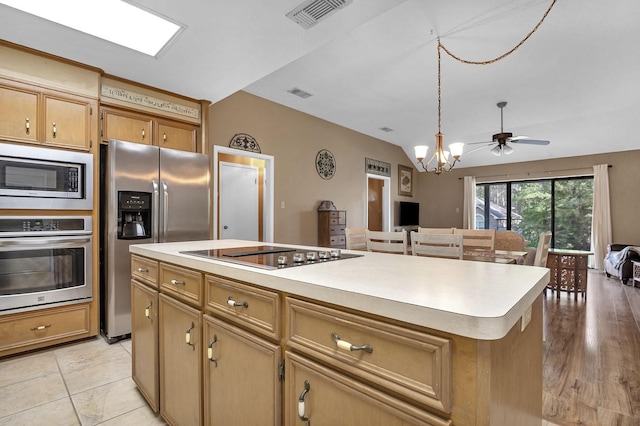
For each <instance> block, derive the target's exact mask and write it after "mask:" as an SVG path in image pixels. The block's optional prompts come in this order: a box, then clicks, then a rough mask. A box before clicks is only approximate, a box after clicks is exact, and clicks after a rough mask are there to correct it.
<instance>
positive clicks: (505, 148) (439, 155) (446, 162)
mask: <svg viewBox="0 0 640 426" xmlns="http://www.w3.org/2000/svg"><path fill="white" fill-rule="evenodd" d="M556 1H557V0H553V1H552V2H551V5H550V6H549V8H548V9H547V11H546V12H545V13H544V15H543V16H542V18H541V19H540V21H538V23H537V24H536V26H535V27H533V29H532V30H531V31H529V33H528V34H527V35H526V36H525V37H524V38H523V39H522V40H520V42H519V43H518V44H517V45H516V46H515V47H513V48H512V49H511V50H509V51H508V52H506V53H504V54H502V55H500V56H498V57H497V58H494V59H490V60H488V61H469V60H466V59H462V58H460V57H458V56H456V55H454V54H453V53H451V51H450V50H449V49H447V48H446V47H445V46H444V45H443V44H442V42H441V41H440V37H438V38H437V40H438V46H437V53H438V133H436V146H435V151H434V153H433V155H432V156H431V158H430V159H429V161H427V162H425V161H424V159H425V158H426V157H427V152H428V150H429V148H428V147H427V146H426V145H418V146H414V151H415V156H416V159H417V160H418V163H417V164H419V165H420V166H421V167H422V170H424V171H425V172H429V173H434V174H436V175H440V174H442V172H448V171H450V170H451V169H453V167H454V166H455V164H456V163H457V162H458V161H459V160H460V157H461V156H462V152H463V149H464V144H463V143H460V142H458V143H453V144H450V145H449V150H450V151H445V150H444V148H443V143H442V140H443V136H444V135H443V134H442V131H441V126H440V123H441V103H442V98H441V75H442V74H441V67H440V62H441V53H440V51H441V50H444V51H445V53H446V54H448V55H449V56H451V57H452V58H453V59H455V60H457V61H459V62H462V63H464V64H472V65H489V64H492V63H494V62H498V61H499V60H501V59H504V58H505V57H507V56H509V55H510V54H512V53H513V52H515V51H516V50H517V49H518V48H519V47H520V46H522V45H523V44H524V42H525V41H527V40H528V39H529V37H531V35H532V34H533V33H534V32H536V30H537V29H538V28H539V27H540V25H541V24H542V22H543V21H544V20H545V18H546V17H547V15H548V14H549V12H551V9H552V8H553V6H554V5H555V3H556ZM506 105H507V103H506V102H504V101H502V102H498V107H499V108H500V133H496V134H495V135H493V141H492V142H489V144H493V143H496V142H497V143H498V144H497V145H496V146H495V147H494V148H492V149H491V153H492V154H494V155H496V156H500V155H502V154H503V153H504V155H509V154H511V153H513V148H512V147H510V146H509V145H507V144H506V143H507V141H510V142H514V143H516V142H520V143H531V144H533V145H548V144H549V141H534V140H528V141H525V140H523V139H527V138H526V137H522V136H516V137H513V134H512V133H505V132H504V131H503V130H502V109H503V108H504V107H505V106H506ZM450 153H451V157H453V161H450V157H449V154H450ZM434 160H435V165H434V166H433V167H432V168H429V164H431V163H432V162H433V161H434Z"/></svg>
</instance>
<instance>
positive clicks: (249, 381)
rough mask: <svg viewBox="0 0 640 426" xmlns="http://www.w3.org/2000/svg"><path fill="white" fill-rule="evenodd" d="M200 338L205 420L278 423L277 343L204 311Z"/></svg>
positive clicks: (259, 425) (210, 422) (271, 425)
mask: <svg viewBox="0 0 640 426" xmlns="http://www.w3.org/2000/svg"><path fill="white" fill-rule="evenodd" d="M203 341H204V343H205V344H204V345H203V346H204V353H205V360H204V396H205V424H207V425H215V424H220V425H253V426H262V425H264V426H279V425H280V424H281V423H280V417H281V413H280V394H281V385H280V380H279V378H278V366H279V364H280V360H281V355H280V347H279V346H277V345H274V344H272V343H269V342H267V341H266V340H263V339H261V338H259V337H257V336H254V335H252V334H249V333H247V332H245V331H243V330H241V329H239V328H237V327H234V326H232V325H230V324H228V323H225V322H223V321H221V320H219V319H216V318H213V317H210V316H208V315H205V316H204V340H203ZM214 341H215V342H214ZM209 346H210V349H209ZM208 351H209V352H210V354H209V355H210V356H207V352H208ZM249 407H250V409H248V408H249Z"/></svg>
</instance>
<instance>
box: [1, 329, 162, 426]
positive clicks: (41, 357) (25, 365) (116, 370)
mask: <svg viewBox="0 0 640 426" xmlns="http://www.w3.org/2000/svg"><path fill="white" fill-rule="evenodd" d="M44 424H46V425H48V426H54V425H56V426H57V425H60V426H62V425H64V426H67V425H68V426H71V425H98V424H100V425H118V426H120V425H164V424H165V423H164V422H163V421H162V419H161V418H160V417H159V416H156V415H155V414H154V413H153V411H151V409H150V408H149V407H148V405H147V403H146V401H145V400H144V399H143V398H142V396H141V395H140V393H139V392H138V390H137V388H136V386H135V383H134V382H133V380H131V340H124V341H121V342H118V343H114V344H113V345H109V344H107V343H106V342H105V341H104V339H103V338H101V337H96V338H93V339H89V340H84V341H81V342H78V343H74V344H70V345H65V346H58V347H55V348H52V349H50V350H46V351H39V352H35V353H30V354H26V355H22V356H17V357H11V358H7V359H5V360H0V425H44Z"/></svg>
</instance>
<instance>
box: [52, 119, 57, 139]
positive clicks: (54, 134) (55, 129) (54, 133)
mask: <svg viewBox="0 0 640 426" xmlns="http://www.w3.org/2000/svg"><path fill="white" fill-rule="evenodd" d="M56 133H58V128H57V127H56V123H53V137H54V138H55V137H56Z"/></svg>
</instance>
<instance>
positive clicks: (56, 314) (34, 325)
mask: <svg viewBox="0 0 640 426" xmlns="http://www.w3.org/2000/svg"><path fill="white" fill-rule="evenodd" d="M89 310H90V305H89V304H79V305H69V306H61V307H56V308H49V309H40V310H35V311H27V312H21V313H16V314H6V315H1V316H0V356H4V355H10V354H14V353H17V352H21V351H25V350H29V349H36V348H42V347H45V346H50V345H53V344H57V343H63V342H68V341H71V340H75V339H79V338H82V337H89V336H90V334H91V332H90V327H89V318H90V316H89Z"/></svg>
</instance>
